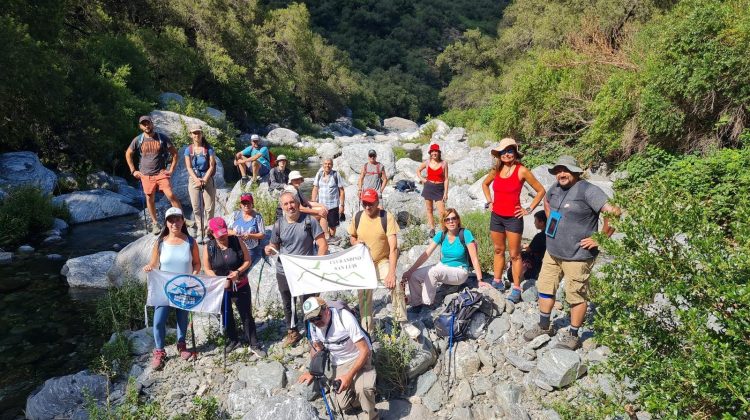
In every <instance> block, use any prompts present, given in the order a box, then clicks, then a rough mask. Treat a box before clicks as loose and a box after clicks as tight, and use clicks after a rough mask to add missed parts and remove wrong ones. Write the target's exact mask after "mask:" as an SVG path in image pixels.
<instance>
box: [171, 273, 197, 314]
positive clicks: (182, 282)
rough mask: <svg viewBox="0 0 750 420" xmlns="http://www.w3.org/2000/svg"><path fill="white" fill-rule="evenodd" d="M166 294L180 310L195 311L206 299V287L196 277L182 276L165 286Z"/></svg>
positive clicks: (174, 278) (172, 279) (173, 278)
mask: <svg viewBox="0 0 750 420" xmlns="http://www.w3.org/2000/svg"><path fill="white" fill-rule="evenodd" d="M164 294H165V295H167V298H168V299H169V301H170V302H172V304H173V305H174V306H176V307H178V308H180V309H187V310H190V309H193V308H195V307H196V306H198V305H200V303H201V302H203V299H204V298H205V297H206V285H205V284H203V282H202V281H201V280H200V279H199V278H198V277H195V276H191V275H189V274H181V275H179V276H175V277H172V278H171V279H170V280H169V281H168V282H167V283H166V284H165V285H164Z"/></svg>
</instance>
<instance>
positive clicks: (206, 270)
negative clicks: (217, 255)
mask: <svg viewBox="0 0 750 420" xmlns="http://www.w3.org/2000/svg"><path fill="white" fill-rule="evenodd" d="M202 254H203V255H202V260H203V272H204V273H206V275H207V276H215V275H216V272H215V271H214V269H213V267H211V261H209V259H208V245H203V252H202Z"/></svg>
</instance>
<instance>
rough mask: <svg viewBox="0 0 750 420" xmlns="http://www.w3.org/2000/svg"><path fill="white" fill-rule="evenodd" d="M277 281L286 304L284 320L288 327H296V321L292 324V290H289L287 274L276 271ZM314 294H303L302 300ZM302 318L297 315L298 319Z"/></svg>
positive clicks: (283, 303)
mask: <svg viewBox="0 0 750 420" xmlns="http://www.w3.org/2000/svg"><path fill="white" fill-rule="evenodd" d="M276 283H277V284H278V285H279V293H280V294H281V303H282V305H284V320H285V321H286V327H287V328H288V329H290V330H291V329H294V327H295V326H296V323H295V324H294V325H292V292H290V291H289V284H288V283H287V282H286V275H284V274H280V273H276ZM311 296H317V294H312V295H302V302H304V301H306V300H307V298H309V297H311ZM300 319H302V318H299V317H297V320H300Z"/></svg>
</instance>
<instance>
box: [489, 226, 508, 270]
mask: <svg viewBox="0 0 750 420" xmlns="http://www.w3.org/2000/svg"><path fill="white" fill-rule="evenodd" d="M490 237H492V246H493V248H494V255H493V259H492V270H493V272H494V275H495V278H496V279H502V278H503V270H505V232H490Z"/></svg>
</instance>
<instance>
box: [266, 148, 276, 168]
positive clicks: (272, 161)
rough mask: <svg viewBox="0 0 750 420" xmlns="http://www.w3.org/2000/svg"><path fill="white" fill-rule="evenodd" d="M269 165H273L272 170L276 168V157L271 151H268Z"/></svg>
mask: <svg viewBox="0 0 750 420" xmlns="http://www.w3.org/2000/svg"><path fill="white" fill-rule="evenodd" d="M268 162H269V163H268V164H269V165H271V167H272V168H275V167H276V155H274V154H273V152H272V151H271V149H268Z"/></svg>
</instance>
